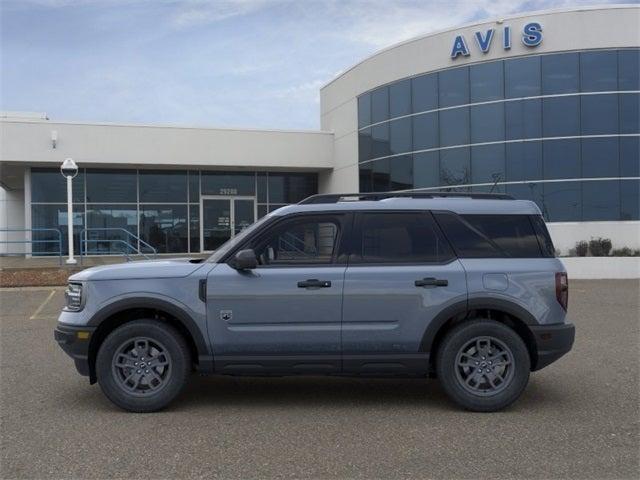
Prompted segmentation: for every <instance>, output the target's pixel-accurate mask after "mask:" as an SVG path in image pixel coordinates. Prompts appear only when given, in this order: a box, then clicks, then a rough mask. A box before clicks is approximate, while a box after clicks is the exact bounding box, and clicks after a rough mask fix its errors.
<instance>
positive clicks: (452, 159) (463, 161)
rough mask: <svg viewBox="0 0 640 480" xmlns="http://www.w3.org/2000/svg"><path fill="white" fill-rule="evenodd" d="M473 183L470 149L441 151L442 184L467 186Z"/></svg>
mask: <svg viewBox="0 0 640 480" xmlns="http://www.w3.org/2000/svg"><path fill="white" fill-rule="evenodd" d="M468 183H471V165H470V160H469V148H467V147H465V148H451V149H448V150H441V151H440V184H441V185H465V184H468Z"/></svg>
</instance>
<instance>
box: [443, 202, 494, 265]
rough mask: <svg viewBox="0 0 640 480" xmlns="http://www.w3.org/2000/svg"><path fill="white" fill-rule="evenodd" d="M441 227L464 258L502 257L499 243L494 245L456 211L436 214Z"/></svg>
mask: <svg viewBox="0 0 640 480" xmlns="http://www.w3.org/2000/svg"><path fill="white" fill-rule="evenodd" d="M435 217H436V219H437V220H438V223H439V224H440V227H442V230H443V231H444V234H445V235H446V236H447V238H448V239H449V241H450V242H451V243H452V245H453V248H454V249H455V250H456V253H457V254H458V256H459V257H462V258H492V257H502V256H505V255H503V254H502V252H501V251H500V249H499V248H498V247H497V245H493V244H492V242H491V240H489V239H488V238H487V237H486V236H485V235H483V234H482V232H479V231H478V230H476V229H475V228H474V227H473V226H472V225H470V224H469V223H467V222H466V221H464V220H463V219H462V218H461V217H460V216H458V215H456V214H454V213H436V214H435Z"/></svg>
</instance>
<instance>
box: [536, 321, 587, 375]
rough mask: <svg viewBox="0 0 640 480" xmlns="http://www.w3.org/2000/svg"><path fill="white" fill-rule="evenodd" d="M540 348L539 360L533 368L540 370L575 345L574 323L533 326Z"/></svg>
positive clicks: (537, 344)
mask: <svg viewBox="0 0 640 480" xmlns="http://www.w3.org/2000/svg"><path fill="white" fill-rule="evenodd" d="M531 332H532V333H533V336H534V338H535V341H536V346H537V348H538V360H537V362H536V364H535V366H534V368H533V369H532V370H534V371H535V370H540V369H541V368H544V367H546V366H547V365H549V364H551V363H553V362H555V361H556V360H558V359H559V358H560V357H562V356H563V355H564V354H565V353H567V352H568V351H569V350H571V347H573V341H574V339H575V336H576V327H575V326H574V325H573V324H572V323H562V324H559V325H540V326H535V327H534V326H532V327H531Z"/></svg>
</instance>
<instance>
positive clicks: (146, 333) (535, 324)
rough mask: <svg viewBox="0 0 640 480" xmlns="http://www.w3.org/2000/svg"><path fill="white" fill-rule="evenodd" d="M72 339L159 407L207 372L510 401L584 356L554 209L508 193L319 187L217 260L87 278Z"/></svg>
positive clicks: (79, 358)
mask: <svg viewBox="0 0 640 480" xmlns="http://www.w3.org/2000/svg"><path fill="white" fill-rule="evenodd" d="M66 297H67V304H66V306H65V308H64V310H63V312H62V313H61V315H60V318H59V323H58V325H57V328H56V330H55V338H56V340H57V341H58V343H59V344H60V346H61V347H62V348H63V349H64V350H65V351H66V352H67V353H68V354H69V355H70V356H71V357H72V358H73V359H74V361H75V364H76V367H77V369H78V371H79V372H80V373H81V374H82V375H87V376H88V377H89V379H90V382H91V383H92V384H93V383H95V382H96V381H97V382H98V383H99V384H100V387H101V388H102V390H103V392H104V393H105V395H106V396H107V397H108V398H109V399H110V400H111V401H113V402H114V403H115V404H116V405H118V406H120V407H122V408H124V409H127V410H131V411H135V412H148V411H154V410H159V409H161V408H163V407H165V406H166V405H168V404H169V402H171V401H172V400H173V399H174V398H175V397H176V396H177V395H178V394H179V393H180V391H181V390H182V389H183V387H184V386H185V383H186V382H187V380H188V377H189V375H190V373H191V372H192V371H194V370H195V371H198V372H202V373H212V374H219V375H253V376H257V375H301V374H304V375H344V376H376V377H377V376H413V377H427V376H436V377H438V378H439V380H440V382H441V384H442V386H443V388H444V390H445V391H446V393H447V394H448V395H449V396H450V397H451V399H452V400H453V401H455V402H456V403H457V404H459V405H460V406H462V407H464V408H466V409H469V410H475V411H494V410H498V409H501V408H504V407H506V406H508V405H509V404H511V403H512V402H514V401H515V400H516V399H517V398H518V397H519V396H520V395H521V394H522V392H523V390H524V388H525V386H526V385H527V382H528V379H529V372H531V371H535V370H539V369H541V368H543V367H545V366H547V365H549V364H550V363H551V362H553V361H555V360H557V359H558V358H559V357H561V356H562V355H563V354H565V353H566V352H568V351H569V350H570V349H571V346H572V344H573V340H574V327H573V325H572V324H571V323H569V322H568V321H567V318H566V310H567V300H568V282H567V274H566V272H565V269H564V267H563V265H562V263H561V262H560V260H558V259H557V258H555V255H554V248H553V244H552V243H551V239H550V237H549V234H548V232H547V229H546V226H545V224H544V221H543V219H542V216H541V214H540V211H539V210H538V207H537V206H536V205H535V204H534V203H532V202H530V201H525V200H513V199H512V198H511V197H508V196H506V195H491V194H459V193H455V194H454V193H447V194H445V193H431V194H426V193H406V192H405V193H402V192H400V193H398V192H390V193H369V194H360V193H356V194H345V195H316V196H313V197H309V198H308V199H306V200H304V201H302V202H300V203H299V204H297V205H290V206H287V207H283V208H281V209H279V210H277V211H275V212H273V213H271V214H269V215H268V216H266V217H264V218H262V219H261V220H259V221H258V222H257V223H255V224H253V225H252V226H250V227H249V228H247V229H246V230H244V231H243V232H242V233H240V234H239V235H238V236H236V237H235V238H234V239H232V240H230V241H229V242H227V243H226V244H224V245H223V246H222V247H221V248H219V249H218V250H217V251H216V252H215V253H214V254H213V255H211V257H210V258H208V259H206V260H202V259H197V260H196V259H177V260H159V261H147V262H133V263H128V264H121V265H111V266H102V267H95V268H90V269H87V270H84V271H82V272H80V273H77V274H75V275H73V276H71V277H70V279H69V287H68V289H67V292H66Z"/></svg>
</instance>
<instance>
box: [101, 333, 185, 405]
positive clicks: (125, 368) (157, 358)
mask: <svg viewBox="0 0 640 480" xmlns="http://www.w3.org/2000/svg"><path fill="white" fill-rule="evenodd" d="M190 371H191V360H190V355H189V348H188V346H187V343H186V342H185V340H184V338H183V337H182V335H180V333H179V332H178V331H177V330H176V329H174V328H173V327H171V326H170V325H167V324H165V323H162V322H159V321H157V320H136V321H133V322H129V323H126V324H124V325H122V326H121V327H118V328H116V329H115V330H114V331H113V332H111V333H110V334H109V335H108V336H107V338H105V340H104V342H103V343H102V345H101V346H100V349H99V351H98V356H97V358H96V375H97V378H98V383H99V384H100V388H101V389H102V391H103V392H104V394H105V395H106V396H107V398H109V400H111V401H112V402H113V403H115V404H116V405H118V406H119V407H121V408H123V409H125V410H129V411H132V412H153V411H156V410H160V409H162V408H165V407H166V406H167V405H169V403H171V401H172V400H173V399H174V398H175V397H177V396H178V395H179V394H180V392H181V391H182V389H183V388H184V386H185V384H186V382H187V379H188V377H189V373H190Z"/></svg>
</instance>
